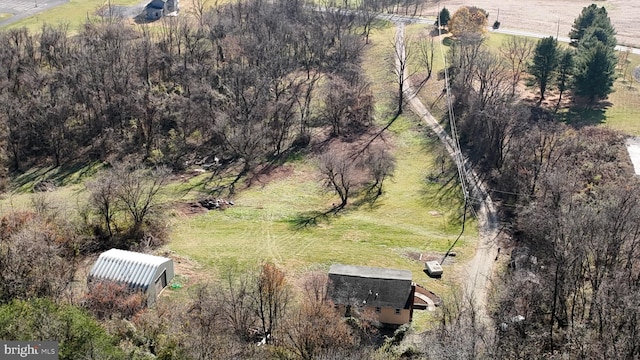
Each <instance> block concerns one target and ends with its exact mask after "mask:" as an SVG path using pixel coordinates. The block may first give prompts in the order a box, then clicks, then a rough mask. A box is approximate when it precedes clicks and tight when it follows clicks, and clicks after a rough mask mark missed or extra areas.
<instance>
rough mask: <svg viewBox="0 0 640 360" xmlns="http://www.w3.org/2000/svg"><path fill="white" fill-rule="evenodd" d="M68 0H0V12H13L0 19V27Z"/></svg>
mask: <svg viewBox="0 0 640 360" xmlns="http://www.w3.org/2000/svg"><path fill="white" fill-rule="evenodd" d="M66 2H68V0H0V13H6V14H13V16H12V17H10V18H8V19H4V20H2V21H0V27H3V26H6V25H9V24H11V23H14V22H16V21H18V20H22V19H24V18H28V17H29V16H33V15H35V14H37V13H39V12H42V11H45V10H49V9H51V8H53V7H56V6H59V5H62V4H64V3H66Z"/></svg>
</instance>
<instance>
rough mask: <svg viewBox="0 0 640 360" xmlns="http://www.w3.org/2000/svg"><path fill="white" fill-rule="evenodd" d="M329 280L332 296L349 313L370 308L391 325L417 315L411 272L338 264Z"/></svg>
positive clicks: (407, 320) (382, 321)
mask: <svg viewBox="0 0 640 360" xmlns="http://www.w3.org/2000/svg"><path fill="white" fill-rule="evenodd" d="M329 280H330V284H329V289H328V292H329V297H330V298H331V300H332V301H333V302H334V304H335V305H336V306H337V307H338V309H340V311H341V312H344V315H345V316H351V315H353V313H354V312H356V311H357V312H364V311H367V312H369V313H371V314H375V316H376V318H377V319H378V321H379V322H381V323H382V324H387V325H402V324H406V323H408V322H410V321H411V319H412V318H413V299H414V294H415V287H414V285H413V284H412V281H411V271H408V270H396V269H385V268H376V267H368V266H354V265H342V264H334V265H332V266H331V268H330V269H329Z"/></svg>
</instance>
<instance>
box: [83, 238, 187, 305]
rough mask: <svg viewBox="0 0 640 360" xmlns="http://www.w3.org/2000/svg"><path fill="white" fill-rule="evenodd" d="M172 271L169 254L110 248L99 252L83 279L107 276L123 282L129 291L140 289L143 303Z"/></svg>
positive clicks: (151, 298) (149, 300) (153, 297)
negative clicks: (145, 297)
mask: <svg viewBox="0 0 640 360" xmlns="http://www.w3.org/2000/svg"><path fill="white" fill-rule="evenodd" d="M174 275H175V274H174V271H173V260H171V259H169V258H165V257H160V256H153V255H148V254H143V253H138V252H133V251H125V250H119V249H111V250H108V251H105V252H103V253H102V254H100V256H99V257H98V260H97V261H96V263H95V264H94V265H93V267H92V268H91V271H90V272H89V276H88V278H87V282H88V283H89V284H91V282H94V281H101V280H108V281H114V282H117V283H124V284H127V286H128V287H129V289H131V290H132V291H142V292H144V293H145V294H146V295H147V305H152V304H153V303H155V301H156V298H157V297H158V295H159V294H160V292H161V291H162V289H164V288H165V287H166V286H167V284H169V282H170V281H171V280H172V279H173V277H174Z"/></svg>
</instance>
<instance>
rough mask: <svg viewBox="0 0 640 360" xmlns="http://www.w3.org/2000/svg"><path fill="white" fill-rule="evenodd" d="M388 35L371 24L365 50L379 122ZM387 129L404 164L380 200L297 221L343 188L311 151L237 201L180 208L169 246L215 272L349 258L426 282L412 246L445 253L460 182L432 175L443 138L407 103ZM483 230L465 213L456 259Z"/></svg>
mask: <svg viewBox="0 0 640 360" xmlns="http://www.w3.org/2000/svg"><path fill="white" fill-rule="evenodd" d="M389 37H391V38H393V27H385V28H383V29H381V30H379V31H376V32H374V34H373V35H372V39H371V45H370V46H369V47H368V48H367V50H366V54H365V56H364V59H365V60H364V61H365V65H364V68H365V69H366V73H367V75H368V76H369V78H370V80H371V82H372V91H373V93H374V94H375V96H376V106H377V107H376V115H377V119H378V122H379V123H380V124H383V123H384V122H385V121H387V120H388V118H389V114H390V113H392V112H393V110H395V109H394V108H393V107H392V106H393V104H394V102H393V99H394V94H395V93H394V92H393V85H394V83H393V81H394V75H393V72H392V70H393V67H392V64H393V63H392V61H393V55H392V54H393V48H392V46H391V43H390V42H389V41H388V40H389ZM388 135H389V136H388V137H387V140H388V141H389V142H390V143H392V144H393V147H394V149H395V151H394V152H395V155H396V158H397V168H396V171H395V174H394V177H393V178H392V179H391V180H390V181H388V182H386V183H385V187H384V194H383V196H382V197H380V198H379V199H378V201H376V202H375V203H374V204H373V205H369V204H364V205H361V206H355V205H352V206H351V207H349V208H347V210H346V211H344V212H341V213H339V214H338V215H337V216H333V215H330V216H329V217H328V218H327V219H324V220H320V222H319V223H318V224H317V225H312V226H307V227H299V226H297V221H296V220H297V219H298V218H300V217H301V216H305V215H306V214H309V213H310V212H313V211H323V210H327V209H328V208H330V207H331V204H332V203H333V202H337V201H338V198H337V197H336V196H335V195H333V194H331V192H330V189H329V188H328V187H326V186H325V184H324V182H323V180H322V179H321V176H320V174H319V173H318V172H317V170H316V169H315V166H314V164H313V161H295V162H293V163H291V164H287V165H285V168H286V169H287V170H286V171H281V172H280V173H281V174H280V175H279V176H278V177H276V178H273V179H272V180H271V181H270V182H268V183H265V184H258V185H254V186H252V187H250V188H249V189H247V190H243V191H242V192H241V193H239V194H238V195H237V196H236V197H234V202H235V205H234V206H232V207H230V208H228V209H226V210H224V211H209V212H207V213H206V214H201V215H196V216H185V215H181V214H175V227H174V230H173V234H172V241H171V243H170V244H168V246H167V247H168V248H169V249H170V250H172V251H175V252H176V253H178V254H180V255H183V256H188V257H190V258H191V259H193V260H195V261H197V262H198V263H200V264H201V265H202V266H204V267H205V268H206V269H209V270H210V271H212V272H213V273H216V272H220V271H223V270H224V269H225V268H226V267H229V266H239V267H241V268H243V267H251V266H255V265H257V264H260V263H261V262H263V261H270V262H274V263H275V264H277V265H280V266H282V267H283V268H285V269H287V271H288V272H290V273H291V274H292V275H294V276H296V275H299V274H302V273H304V272H306V271H308V270H313V269H322V270H326V269H328V267H329V266H330V265H331V264H333V263H345V264H353V265H365V266H380V267H390V268H398V269H409V270H412V272H413V274H414V280H415V281H417V282H418V283H421V284H423V285H425V284H427V282H428V280H427V277H426V275H424V273H423V272H422V269H423V268H424V264H423V262H421V261H419V260H417V259H412V258H411V257H410V256H408V254H411V253H415V254H418V253H423V254H442V253H444V252H445V251H446V250H447V249H448V247H449V246H450V245H451V244H452V242H453V241H454V240H455V238H456V237H457V236H458V233H459V232H460V229H461V224H460V219H461V209H462V206H463V203H462V201H461V192H460V189H459V188H458V186H457V183H456V182H455V180H454V181H452V182H450V183H448V184H444V185H443V184H440V183H432V182H429V181H428V180H427V178H428V177H429V175H430V174H432V173H434V172H438V171H439V166H440V165H439V163H436V160H435V156H436V155H437V154H438V153H439V152H440V145H439V144H438V143H437V142H436V141H435V140H434V139H433V138H432V137H431V136H430V134H428V133H426V132H425V131H424V129H423V128H422V127H421V125H420V123H419V121H418V120H417V119H416V118H414V117H413V116H412V114H411V113H410V112H409V111H407V113H406V115H404V116H401V117H400V118H399V119H398V120H397V121H396V122H395V123H394V125H393V126H392V127H391V128H390V132H389V133H388ZM477 236H478V232H477V228H476V225H475V222H474V221H473V220H471V221H468V223H467V224H466V231H465V234H464V236H463V237H462V239H461V240H460V241H459V242H458V244H457V247H456V250H457V252H458V254H459V255H458V257H457V261H458V262H459V263H463V262H464V261H465V260H466V259H468V258H470V257H471V256H472V255H473V253H474V251H475V248H474V246H475V241H476V239H477ZM452 274H453V271H452ZM450 281H451V278H448V279H447V277H445V279H444V280H443V281H439V282H436V281H435V280H429V284H428V286H430V288H434V287H435V290H436V291H437V290H443V289H444V287H445V284H447V285H450V284H451V283H450Z"/></svg>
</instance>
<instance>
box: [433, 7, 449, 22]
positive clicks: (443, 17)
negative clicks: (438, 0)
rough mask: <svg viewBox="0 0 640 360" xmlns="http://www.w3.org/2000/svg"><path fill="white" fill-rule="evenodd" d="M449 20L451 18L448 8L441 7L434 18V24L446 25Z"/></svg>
mask: <svg viewBox="0 0 640 360" xmlns="http://www.w3.org/2000/svg"><path fill="white" fill-rule="evenodd" d="M449 20H451V14H450V13H449V9H447V8H442V10H440V13H439V14H438V19H437V20H436V23H435V25H436V26H440V27H444V26H447V25H448V24H449Z"/></svg>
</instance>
